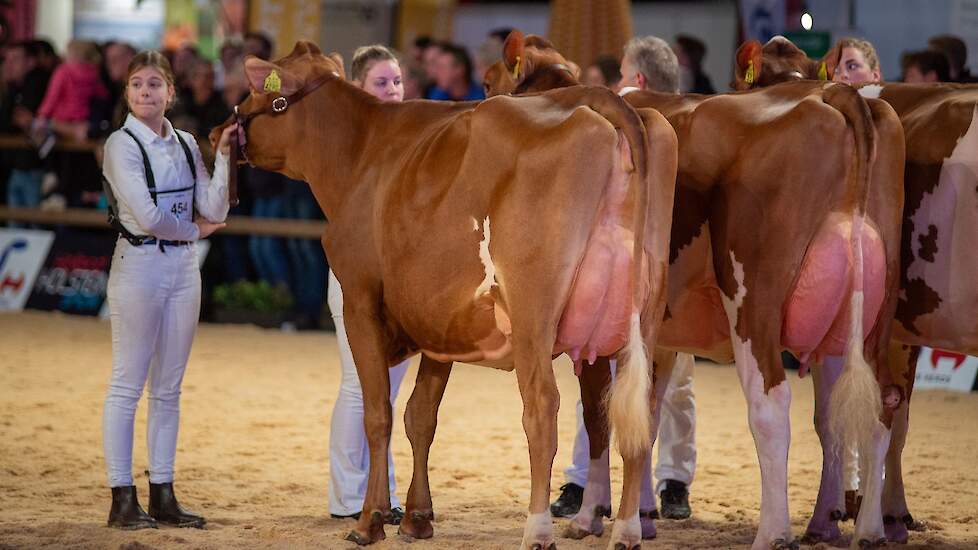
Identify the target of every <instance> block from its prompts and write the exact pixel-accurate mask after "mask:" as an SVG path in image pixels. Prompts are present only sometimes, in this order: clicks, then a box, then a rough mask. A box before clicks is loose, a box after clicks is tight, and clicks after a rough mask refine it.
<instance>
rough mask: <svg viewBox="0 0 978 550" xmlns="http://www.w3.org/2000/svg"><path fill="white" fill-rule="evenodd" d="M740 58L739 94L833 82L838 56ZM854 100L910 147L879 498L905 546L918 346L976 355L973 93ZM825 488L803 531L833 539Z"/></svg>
mask: <svg viewBox="0 0 978 550" xmlns="http://www.w3.org/2000/svg"><path fill="white" fill-rule="evenodd" d="M739 52H740V53H739V56H738V60H739V63H740V68H739V70H738V72H739V73H740V74H743V72H744V71H746V66H745V64H744V63H743V60H746V59H752V60H753V62H752V65H754V67H753V70H754V82H753V83H747V82H744V81H743V79H740V80H739V83H740V86H739V87H740V88H742V89H747V88H749V87H751V86H753V87H757V86H764V85H767V84H769V83H772V82H780V81H785V80H795V79H799V78H808V79H815V78H819V73H821V74H822V76H826V75H831V74H832V72H833V71H834V68H835V66H836V65H837V64H838V61H839V56H840V54H841V51H840V49H839V48H838V47H836V48H833V49H832V50H830V51H829V53H828V54H826V56H825V57H823V58H822V59H820V60H815V59H810V58H808V57H807V56H806V55H805V54H804V52H802V51H801V50H800V49H798V48H797V47H796V46H795V45H794V44H792V43H791V42H789V41H788V40H786V39H784V38H781V37H776V38H774V39H772V40H771V41H769V42H768V43H767V44H765V45H763V46H761V45H760V44H758V43H756V42H754V43H750V42H748V43H746V44H744V45H743V46H741V48H740V50H739ZM823 67H824V69H823ZM859 93H860V94H861V95H863V96H864V97H868V98H879V99H881V100H883V101H885V102H887V103H888V104H889V105H891V106H892V107H893V109H894V111H895V112H896V113H897V116H899V117H900V122H901V124H902V125H903V129H904V136H905V139H906V165H905V172H904V174H905V179H904V189H905V195H904V198H905V201H904V211H903V231H902V236H901V271H900V295H899V302H898V304H897V311H896V322H895V324H894V326H893V342H892V344H891V354H890V371H891V377H892V378H893V380H894V381H895V382H896V383H897V384H898V385H899V387H900V388H901V389H902V391H903V394H904V396H905V397H906V399H905V400H904V402H903V403H902V404H901V406H900V408H899V410H898V411H897V414H896V416H895V418H894V423H893V437H892V440H891V443H890V448H889V451H888V453H887V457H886V480H885V485H884V491H883V514H884V523H885V524H886V533H887V538H888V539H889V540H891V541H894V542H906V541H907V529H908V528H915V527H916V526H917V525H919V524H917V523H916V522H915V521H914V520H913V516H911V514H910V512H909V511H908V508H907V502H906V497H905V493H904V482H903V467H902V461H901V457H902V453H903V447H904V444H905V443H906V437H907V430H908V427H909V405H910V397H911V394H912V391H913V383H914V377H915V370H916V364H917V357H918V355H919V353H920V347H921V346H929V347H934V348H939V349H943V350H947V351H951V352H956V353H965V354H972V355H974V354H978V322H976V321H975V319H976V316H978V284H976V283H975V281H976V280H978V256H976V255H975V254H974V253H973V248H972V243H973V241H974V239H975V238H976V237H978V117H976V114H978V86H975V85H960V84H903V83H885V82H884V83H881V84H869V85H863V86H861V87H860V88H859ZM826 477H827V478H828V479H826ZM823 480H824V481H827V483H825V484H823V487H822V489H821V490H820V491H819V501H818V503H817V504H816V511H815V514H814V515H813V517H812V523H811V525H810V527H809V531H810V532H812V533H813V534H815V535H819V538H823V539H832V538H835V537H837V536H838V533H839V531H838V527H837V525H836V518H837V517H838V516H839V514H837V513H833V512H834V511H835V510H836V509H837V507H835V506H834V505H832V504H831V503H832V502H835V501H837V500H838V497H837V495H838V493H839V491H840V489H839V486H840V484H841V472H838V471H835V472H833V473H830V474H828V475H826V474H823Z"/></svg>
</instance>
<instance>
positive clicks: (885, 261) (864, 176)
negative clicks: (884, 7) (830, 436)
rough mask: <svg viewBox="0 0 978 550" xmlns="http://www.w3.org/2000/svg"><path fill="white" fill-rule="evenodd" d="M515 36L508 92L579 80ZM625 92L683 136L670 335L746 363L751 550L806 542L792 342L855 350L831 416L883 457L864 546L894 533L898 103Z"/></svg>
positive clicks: (671, 344)
mask: <svg viewBox="0 0 978 550" xmlns="http://www.w3.org/2000/svg"><path fill="white" fill-rule="evenodd" d="M508 46H509V44H507V48H506V53H505V56H504V60H503V61H502V62H500V63H499V64H497V66H496V67H494V68H491V69H490V71H489V72H488V73H487V81H488V82H489V84H488V86H489V87H490V88H492V91H493V92H494V93H511V92H532V91H537V90H540V89H542V88H543V87H545V86H553V85H557V86H568V85H573V84H574V83H575V82H576V81H575V80H574V79H573V76H572V74H571V73H570V72H569V71H567V70H565V68H564V67H565V66H566V63H565V62H564V61H562V57H561V56H560V55H559V53H557V52H556V51H555V50H553V49H552V48H548V47H546V45H541V44H540V43H536V44H534V47H533V48H530V47H526V48H522V49H520V48H518V47H515V48H510V47H508ZM516 54H519V58H518V59H517V56H516ZM537 83H546V84H544V85H543V86H539V87H538V86H537V85H536V84H537ZM625 99H626V101H628V102H629V103H631V104H632V105H633V106H636V107H638V108H639V110H640V111H641V110H642V108H654V109H657V110H658V111H659V112H661V113H662V114H663V115H665V116H666V118H667V119H668V120H669V121H670V123H672V124H673V127H674V128H675V130H676V133H677V136H678V138H679V177H678V181H677V187H676V200H675V205H674V208H673V225H672V240H671V244H670V249H671V253H670V266H669V293H668V298H667V311H666V318H665V320H664V321H663V325H662V330H661V332H660V337H659V341H658V344H659V346H660V348H661V349H669V350H674V351H682V352H689V353H695V354H696V355H700V356H705V357H710V358H713V359H716V360H720V361H727V360H736V363H737V370H738V374H739V376H740V379H741V383H742V386H743V390H744V392H745V394H746V396H747V399H748V403H749V420H750V425H751V431H752V433H753V435H754V440H755V444H756V446H757V451H758V457H759V461H760V464H761V477H762V498H761V523H760V526H759V529H758V533H757V535H756V537H755V540H754V545H753V547H754V548H755V549H761V548H769V547H776V548H787V547H791V546H794V545H796V544H797V543H796V542H795V541H793V538H792V537H791V533H790V525H789V520H788V506H787V449H788V440H789V427H788V416H787V414H788V403H789V401H790V393H789V389H788V386H787V384H786V383H784V378H785V376H784V372H783V370H782V368H781V363H780V355H779V354H780V351H781V350H782V349H788V350H791V351H792V352H794V353H796V354H797V355H799V356H802V357H806V358H808V357H822V356H827V355H833V354H839V355H841V354H846V356H847V358H846V364H845V368H844V370H843V374H842V376H841V377H840V378H839V379H837V380H836V379H829V380H825V381H824V383H823V392H822V395H821V396H820V397H821V398H820V399H817V405H816V410H817V427H818V429H819V432H820V433H828V432H830V431H831V432H832V433H834V434H836V437H840V438H842V439H844V440H846V441H852V442H854V443H856V444H858V447H859V449H860V451H861V452H863V453H868V456H869V457H870V458H871V463H870V474H869V476H868V479H869V480H870V486H869V487H868V489H867V495H868V497H869V498H867V500H866V502H868V503H870V505H869V506H868V507H869V508H871V507H872V505H873V503H875V507H876V513H868V514H865V515H864V516H862V517H861V518H860V520H859V522H858V523H857V525H856V536H855V537H854V539H853V545H854V546H862V547H865V546H877V545H882V544H884V543H885V539H884V531H883V524H882V514H881V513H880V512H879V506H880V499H881V497H880V494H881V492H882V479H881V478H882V475H881V470H882V460H883V455H884V450H885V449H886V448H887V446H888V445H889V439H890V429H889V426H890V423H891V422H892V415H893V410H894V407H896V406H897V405H898V400H893V399H890V400H888V402H887V404H886V405H887V406H884V404H883V402H882V398H881V390H882V391H883V392H885V393H886V394H887V395H888V396H889V397H893V396H898V395H899V391H898V390H897V389H896V388H895V387H894V386H893V381H892V380H891V377H890V376H889V372H888V371H887V370H886V369H880V368H879V366H880V365H885V364H886V356H887V343H888V341H889V332H890V325H891V323H890V319H892V317H893V314H894V311H895V308H896V292H895V289H896V286H897V284H898V274H899V228H900V212H901V210H902V176H901V173H902V165H903V162H904V158H903V146H902V141H903V134H902V130H901V128H900V125H899V121H898V120H897V119H896V116H895V113H894V112H893V110H892V109H891V108H890V107H889V106H887V105H886V104H885V103H883V102H880V101H868V102H867V101H864V100H863V99H862V98H860V97H859V96H858V95H857V94H856V93H855V91H854V90H852V89H851V88H850V87H848V86H844V85H837V84H825V83H812V82H807V83H794V84H785V85H782V86H776V87H773V88H770V89H767V90H763V91H759V92H752V93H746V94H728V95H722V96H711V97H705V96H697V95H693V94H690V95H686V96H677V95H672V94H660V93H653V92H632V93H629V94H627V95H626V96H625ZM851 312H861V315H850V313H851ZM863 326H866V327H868V329H869V331H868V335H867V336H866V338H865V340H864V338H863ZM864 345H865V348H866V353H865V356H864V354H863V346H864ZM657 357H658V355H657ZM867 360H868V364H867ZM819 374H820V373H818V372H817V373H816V376H819ZM833 387H834V388H836V391H835V395H834V396H833V398H832V399H831V407H830V406H829V403H830V399H829V396H828V395H826V392H827V390H828V389H831V388H833ZM830 409H831V410H830ZM880 420H882V422H880ZM831 454H832V453H829V452H827V459H829V460H831V458H830V455H831ZM592 456H593V454H592ZM587 499H588V496H587V493H585V500H587ZM581 514H584V515H585V517H584V518H582V521H578V518H575V520H574V523H575V524H576V525H577V526H578V527H579V528H580V527H582V526H584V525H587V523H588V521H591V516H592V514H591V513H589V512H588V511H586V510H584V509H583V508H582V512H581ZM581 514H579V516H580V515H581Z"/></svg>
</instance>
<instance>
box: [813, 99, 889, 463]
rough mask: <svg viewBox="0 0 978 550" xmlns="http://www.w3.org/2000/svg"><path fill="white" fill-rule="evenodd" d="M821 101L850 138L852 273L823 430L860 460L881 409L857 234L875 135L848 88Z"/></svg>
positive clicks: (862, 221) (839, 447) (867, 115)
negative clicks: (839, 365) (842, 352)
mask: <svg viewBox="0 0 978 550" xmlns="http://www.w3.org/2000/svg"><path fill="white" fill-rule="evenodd" d="M823 97H824V101H825V102H826V103H827V104H829V105H831V106H833V107H835V108H836V109H837V110H839V111H840V112H841V113H842V114H843V116H845V118H846V122H847V124H848V125H849V126H850V127H852V130H853V133H854V137H855V150H854V152H853V162H852V163H851V164H850V168H849V171H848V179H849V181H848V185H847V189H849V190H850V192H851V193H852V196H853V198H854V200H853V201H852V202H853V204H854V206H853V216H852V232H851V235H850V237H851V249H852V253H853V256H854V261H853V264H854V269H853V270H852V272H853V280H852V294H851V297H850V302H849V317H850V319H849V321H850V324H849V341H848V344H847V346H846V356H845V363H844V366H843V370H842V374H841V375H840V376H839V379H838V381H837V382H836V384H835V387H834V388H833V390H832V398H831V400H830V402H829V430H830V433H831V434H832V435H833V439H834V441H835V444H836V449H835V451H836V453H839V454H840V455H841V453H842V452H843V451H844V450H847V449H852V448H856V449H858V450H859V454H860V457H868V456H870V455H871V453H872V452H873V451H872V441H873V433H874V432H875V431H876V430H877V427H878V426H879V425H880V421H879V418H880V414H881V412H882V409H883V404H882V401H881V396H880V389H879V384H878V382H877V379H876V373H875V372H874V370H873V368H872V367H871V366H870V365H869V363H868V362H867V361H866V357H865V353H864V350H863V342H864V339H865V335H864V327H863V247H862V230H863V226H864V225H865V219H866V212H867V205H868V202H869V191H870V189H869V185H870V168H871V166H872V162H873V157H874V155H875V149H876V133H875V128H874V125H873V118H872V113H871V112H870V110H869V106H868V105H867V104H866V102H865V101H864V100H863V99H862V98H861V97H860V96H859V94H858V93H857V92H856V91H855V90H854V89H852V88H851V87H849V86H846V85H841V84H836V85H831V86H829V87H828V88H827V89H826V90H825V94H824V96H823ZM853 167H854V168H855V169H853Z"/></svg>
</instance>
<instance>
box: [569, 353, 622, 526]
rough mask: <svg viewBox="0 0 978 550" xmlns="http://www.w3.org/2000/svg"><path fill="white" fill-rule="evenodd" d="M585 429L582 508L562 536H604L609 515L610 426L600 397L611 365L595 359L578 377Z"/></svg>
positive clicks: (606, 384)
mask: <svg viewBox="0 0 978 550" xmlns="http://www.w3.org/2000/svg"><path fill="white" fill-rule="evenodd" d="M578 381H579V382H580V385H581V404H582V406H583V412H584V427H585V428H586V429H587V437H588V445H589V447H590V449H589V451H590V453H589V454H590V462H589V463H588V469H587V483H586V484H585V485H584V497H583V500H582V502H581V509H580V510H579V511H578V512H577V514H576V515H575V516H574V517H573V518H572V519H571V522H570V524H568V525H567V528H566V529H565V530H564V536H565V537H568V538H572V539H582V538H584V537H586V536H588V535H595V536H598V537H600V536H601V535H602V534H603V533H604V522H603V520H602V518H603V517H605V516H607V517H610V516H611V471H610V468H609V464H608V442H609V426H608V415H607V414H606V413H605V408H604V403H603V402H602V401H603V398H604V395H605V392H607V391H608V388H609V387H610V386H611V364H610V360H609V359H608V358H607V357H598V359H597V361H596V362H595V363H594V364H593V365H584V367H583V368H582V370H581V375H580V377H579V378H578Z"/></svg>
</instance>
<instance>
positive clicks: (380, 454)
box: [343, 292, 393, 545]
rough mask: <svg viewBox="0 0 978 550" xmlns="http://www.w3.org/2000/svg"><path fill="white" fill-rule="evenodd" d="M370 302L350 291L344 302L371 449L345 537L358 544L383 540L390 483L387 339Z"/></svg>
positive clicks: (347, 328)
mask: <svg viewBox="0 0 978 550" xmlns="http://www.w3.org/2000/svg"><path fill="white" fill-rule="evenodd" d="M369 303H371V301H370V300H365V299H362V298H360V297H359V296H357V298H356V299H354V298H353V294H352V292H348V293H347V300H346V302H345V303H344V304H343V312H344V317H345V320H346V331H347V335H348V336H349V340H350V348H351V350H352V351H353V360H354V362H355V363H356V367H357V375H358V376H359V378H360V386H361V388H362V389H363V426H364V430H365V433H366V436H367V447H368V448H369V450H370V470H369V473H368V474H367V493H366V495H365V496H364V499H363V511H362V512H361V513H360V519H359V520H358V521H357V525H356V527H354V529H353V531H351V532H350V534H349V535H347V537H346V539H347V540H349V541H352V542H355V543H357V544H359V545H367V544H372V543H374V542H377V541H379V540H383V539H384V538H385V537H386V535H385V533H384V523H385V521H387V520H389V519H390V518H391V517H392V516H391V498H390V486H389V485H388V477H387V476H388V474H387V449H388V447H389V446H390V439H391V425H392V417H393V412H392V410H391V401H390V372H389V367H388V365H387V358H386V357H385V356H384V354H383V352H382V350H385V349H387V347H388V346H387V342H386V340H385V337H384V333H383V329H382V327H380V326H378V325H377V323H376V319H378V318H381V316H379V315H377V314H376V313H375V312H374V311H372V310H370V309H363V308H362V306H363V304H369Z"/></svg>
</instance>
